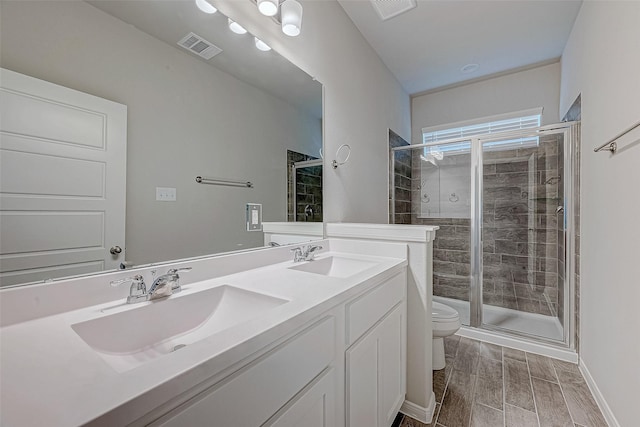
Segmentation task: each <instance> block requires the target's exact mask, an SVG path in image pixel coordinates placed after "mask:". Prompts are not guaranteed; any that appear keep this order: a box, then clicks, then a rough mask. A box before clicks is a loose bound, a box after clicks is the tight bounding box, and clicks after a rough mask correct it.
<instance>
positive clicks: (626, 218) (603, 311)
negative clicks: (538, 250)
mask: <svg viewBox="0 0 640 427" xmlns="http://www.w3.org/2000/svg"><path fill="white" fill-rule="evenodd" d="M638 22H640V3H638V2H622V1H610V2H584V3H583V4H582V8H581V10H580V13H579V15H578V18H577V19H576V22H575V25H574V27H573V30H572V32H571V36H570V38H569V41H568V42H567V46H566V48H565V51H564V54H563V55H562V82H561V99H560V112H561V115H564V113H565V112H566V111H567V110H568V109H569V108H570V106H571V104H572V102H573V101H574V100H575V99H576V98H577V97H578V95H580V94H582V129H581V135H582V140H581V153H582V157H581V162H582V170H581V198H582V204H581V209H580V215H581V218H580V221H581V230H580V233H581V234H580V238H581V244H580V251H581V252H580V253H581V256H580V257H581V265H580V268H581V270H580V278H581V289H580V293H581V294H580V305H581V307H580V309H581V313H580V318H581V325H580V331H581V337H580V357H581V362H582V363H584V366H586V367H587V368H588V372H589V373H590V375H591V377H592V380H593V381H594V383H595V385H596V386H597V388H598V391H599V393H600V396H601V397H602V398H604V400H605V401H606V404H607V405H608V407H609V408H603V412H604V413H605V416H607V415H608V421H609V423H610V424H611V425H612V426H614V425H621V426H632V425H637V423H638V415H637V404H638V384H640V364H638V361H639V360H640V344H639V342H638V333H637V331H638V329H639V328H640V310H638V303H639V301H640V279H639V275H638V260H639V253H640V250H639V247H640V243H639V242H640V225H639V224H638V220H639V218H640V197H638V194H639V193H638V183H640V167H639V166H640V130H635V131H634V132H632V133H631V134H629V135H628V136H627V137H626V138H622V139H620V140H619V141H618V152H617V154H615V155H613V156H611V155H610V154H609V153H608V152H606V151H605V152H600V153H594V152H593V149H594V148H595V147H597V146H599V145H601V144H603V143H605V142H606V141H607V140H609V139H610V138H612V137H613V136H615V135H616V134H618V133H619V132H621V131H622V130H624V129H626V128H627V127H629V126H630V125H632V124H634V123H636V122H637V121H638V120H640V78H639V77H638V76H639V72H638V70H639V69H640V27H639V26H638ZM588 379H589V378H588ZM598 391H597V392H596V394H598ZM599 403H603V402H602V401H600V402H599ZM607 409H609V411H607ZM607 412H608V413H607ZM615 419H617V421H615Z"/></svg>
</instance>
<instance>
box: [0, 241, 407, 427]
mask: <svg viewBox="0 0 640 427" xmlns="http://www.w3.org/2000/svg"><path fill="white" fill-rule="evenodd" d="M325 242H327V241H325ZM329 244H330V243H329V242H327V243H325V247H326V249H329V251H327V250H326V249H325V251H323V252H322V253H320V254H319V255H318V256H317V259H318V261H321V260H322V259H325V258H327V257H329V256H341V257H348V258H351V259H354V260H360V261H363V262H369V263H373V264H371V265H372V266H371V267H369V268H367V269H365V270H363V271H361V272H359V273H357V274H355V275H352V276H350V277H346V278H339V277H329V276H325V275H321V274H313V273H309V272H305V271H298V270H295V269H291V268H290V267H294V266H299V265H301V264H300V263H295V264H294V263H293V261H285V262H279V263H276V264H272V265H268V266H264V267H259V268H254V269H251V270H247V271H242V272H237V273H233V274H229V275H225V276H221V277H215V278H213V279H209V280H203V281H198V282H195V283H191V284H187V285H184V286H183V291H182V292H180V293H178V294H176V295H172V296H170V297H168V299H167V300H157V301H153V302H143V303H139V304H129V305H127V304H124V300H122V299H120V300H116V301H109V302H105V303H102V304H98V305H93V306H89V307H83V308H79V309H76V310H72V311H66V312H62V313H57V314H54V315H50V316H46V317H40V318H37V319H32V320H28V321H24V322H20V323H15V324H11V325H8V326H5V327H2V328H1V329H0V342H1V359H0V363H1V365H0V366H1V375H2V387H1V391H0V393H1V394H0V402H1V403H0V404H1V407H0V414H1V415H0V417H1V419H0V421H1V424H2V425H6V426H25V425H47V426H50V427H55V426H79V425H83V424H86V423H89V422H92V421H93V423H94V424H95V425H123V424H127V423H129V422H131V421H134V420H136V419H138V418H139V417H141V416H143V415H144V414H146V413H148V412H149V411H151V410H152V409H153V408H155V407H157V406H159V405H161V404H163V403H165V402H166V401H167V400H169V399H171V398H172V396H177V395H179V394H180V393H183V392H185V391H187V390H189V389H191V388H192V387H194V386H196V385H197V384H199V383H200V382H202V381H203V380H205V379H206V378H210V377H212V376H215V375H218V374H223V373H224V372H225V371H226V370H232V368H233V366H234V365H236V364H238V362H240V361H242V360H243V359H244V358H246V357H248V356H250V355H251V354H253V353H255V352H256V351H259V350H260V349H262V348H264V347H266V346H268V345H270V344H272V343H274V342H276V341H277V340H278V339H280V338H283V337H284V336H286V335H288V334H290V333H292V332H294V331H296V330H297V329H298V328H300V327H302V326H303V325H305V324H306V323H308V322H309V321H311V320H313V319H314V318H317V317H318V316H319V315H321V314H322V313H324V312H326V311H327V310H329V309H331V308H332V307H334V306H336V305H338V304H340V303H342V302H344V301H346V300H348V299H350V298H352V297H354V296H356V295H357V294H359V293H361V292H363V291H365V290H367V289H369V288H371V287H373V286H375V285H376V284H378V283H381V282H382V281H384V280H386V279H388V278H390V277H392V276H393V275H395V274H397V273H398V272H400V271H401V270H402V269H403V268H405V267H406V266H407V261H406V246H404V245H398V244H396V245H394V246H395V247H396V250H395V251H392V252H393V256H396V257H395V258H392V257H381V256H376V255H379V253H376V251H373V252H371V251H369V253H370V254H372V255H363V254H362V253H363V252H359V253H360V254H358V251H357V247H356V246H357V245H356V246H353V245H352V246H349V244H341V243H335V244H333V245H332V246H331V247H327V246H329ZM345 245H346V246H345ZM402 246H404V247H405V249H404V255H402V253H403V251H402V249H400V250H398V248H401V247H402ZM345 249H346V250H348V252H347V253H345V252H341V251H342V250H345ZM364 253H367V251H364ZM237 256H239V257H241V256H243V254H238V255H237ZM314 262H317V261H314ZM194 269H195V267H194ZM225 285H227V286H233V287H234V288H237V289H242V290H246V291H250V292H258V293H260V294H263V295H267V296H270V297H274V298H278V299H282V300H286V301H287V302H285V303H282V304H280V305H278V306H277V307H274V308H270V309H269V310H267V311H265V312H264V313H263V314H261V315H258V316H257V317H254V318H253V319H251V320H248V321H246V322H244V323H240V324H237V325H235V326H232V327H230V328H228V329H223V330H221V331H219V332H216V333H214V334H213V335H210V336H208V337H206V338H203V339H201V340H199V341H196V342H193V343H192V344H189V345H187V346H186V347H184V348H181V349H180V350H179V351H175V352H172V353H168V354H164V355H162V356H160V357H157V358H155V359H153V360H150V361H146V362H144V363H142V364H140V365H138V366H136V367H134V368H131V369H116V368H114V366H112V365H110V364H109V363H107V362H106V361H105V359H104V358H103V357H101V355H100V354H99V353H98V352H96V351H95V350H94V349H93V348H92V347H91V346H90V345H89V344H87V343H86V342H85V341H84V340H83V339H82V338H81V337H80V336H79V335H78V333H76V332H75V331H74V329H73V328H72V325H76V324H78V323H81V322H86V321H88V320H92V319H97V318H101V317H105V316H109V315H111V314H113V313H116V312H125V311H128V310H136V309H137V308H139V307H141V306H143V305H149V304H158V307H159V308H160V307H161V304H163V303H165V304H166V303H167V302H168V301H169V300H171V299H177V298H183V297H185V296H188V295H191V294H193V293H197V292H202V291H205V290H208V289H212V288H214V287H220V286H225ZM105 286H109V285H108V280H106V279H105ZM0 298H1V295H0ZM131 323H132V324H129V325H127V326H126V328H123V330H122V331H120V332H119V333H122V334H127V333H131V330H134V329H135V328H136V327H138V325H137V324H135V322H131ZM119 371H120V372H119ZM123 408H124V409H123Z"/></svg>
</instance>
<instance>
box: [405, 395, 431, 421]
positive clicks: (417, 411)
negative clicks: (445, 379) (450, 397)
mask: <svg viewBox="0 0 640 427" xmlns="http://www.w3.org/2000/svg"><path fill="white" fill-rule="evenodd" d="M435 410H436V395H435V394H434V393H433V392H432V393H431V398H430V399H429V407H428V408H424V407H422V406H420V405H416V404H415V403H412V402H409V401H408V400H405V401H404V403H403V404H402V407H401V408H400V412H402V413H403V414H405V415H408V416H410V417H411V418H414V419H416V420H418V421H420V422H421V423H425V424H431V421H432V420H433V416H434V415H435Z"/></svg>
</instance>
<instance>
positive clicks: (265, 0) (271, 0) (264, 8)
mask: <svg viewBox="0 0 640 427" xmlns="http://www.w3.org/2000/svg"><path fill="white" fill-rule="evenodd" d="M278 3H279V0H258V10H259V11H260V13H261V14H263V15H265V16H274V15H275V14H276V13H278Z"/></svg>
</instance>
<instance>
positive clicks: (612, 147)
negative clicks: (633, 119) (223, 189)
mask: <svg viewBox="0 0 640 427" xmlns="http://www.w3.org/2000/svg"><path fill="white" fill-rule="evenodd" d="M638 126H640V122H638V123H636V124H635V125H633V126H631V127H630V128H628V129H625V130H624V131H622V132H620V133H619V134H618V135H616V136H614V137H613V138H611V139H610V140H609V141H607V142H605V143H604V144H602V145H601V146H599V147H596V148H594V149H593V151H594V152H596V153H597V152H599V151H602V150H604V149H605V148H606V149H607V150H609V151H610V152H611V154H615V152H616V151H617V150H618V144H617V143H616V140H618V139H620V138H622V137H623V136H624V135H626V134H628V133H629V132H631V131H632V130H634V129H635V128H637V127H638Z"/></svg>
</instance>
